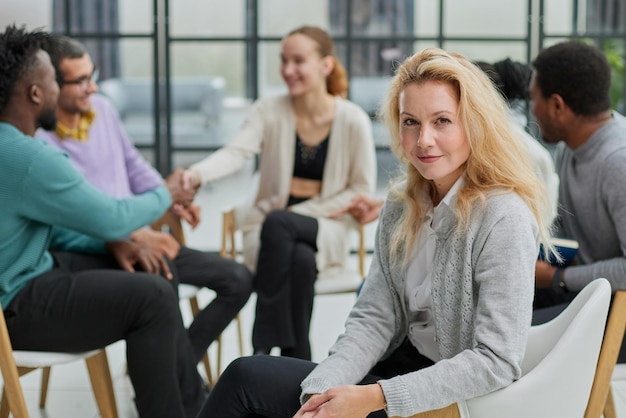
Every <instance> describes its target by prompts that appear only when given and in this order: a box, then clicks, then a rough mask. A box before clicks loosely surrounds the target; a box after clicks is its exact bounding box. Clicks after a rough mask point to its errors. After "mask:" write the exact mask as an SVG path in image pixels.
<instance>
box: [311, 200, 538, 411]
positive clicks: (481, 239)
mask: <svg viewBox="0 0 626 418" xmlns="http://www.w3.org/2000/svg"><path fill="white" fill-rule="evenodd" d="M403 210H404V204H403V203H402V202H390V201H388V202H387V203H385V206H384V207H383V210H382V212H381V216H380V220H379V223H378V230H377V234H376V244H375V252H374V257H373V260H372V265H371V267H370V271H369V273H368V275H367V279H366V280H365V285H364V287H363V289H362V291H361V294H360V295H359V297H358V299H357V301H356V304H355V306H354V308H353V309H352V311H351V312H350V315H349V317H348V319H347V321H346V330H345V332H344V333H343V334H342V335H340V336H339V338H338V339H337V342H336V343H335V344H334V345H333V347H332V348H331V350H330V354H329V357H327V358H326V359H325V360H324V361H322V362H321V363H320V364H319V365H318V366H317V367H316V368H315V369H314V370H313V371H312V372H311V374H309V376H307V378H306V379H305V380H304V381H303V382H302V384H301V386H302V400H304V399H305V398H306V397H307V395H309V394H313V393H321V392H324V391H325V390H327V389H330V388H332V387H336V386H340V385H346V384H356V383H358V382H359V381H361V380H362V379H363V377H364V376H365V375H366V374H367V373H368V372H369V371H370V370H371V368H372V367H373V366H374V365H375V364H376V363H377V362H378V361H379V360H381V359H384V358H386V357H388V356H389V355H390V354H391V353H392V352H393V351H394V350H395V349H397V348H398V347H399V345H400V344H401V343H402V342H403V341H404V339H405V338H406V336H407V332H408V329H409V327H410V326H411V323H410V319H409V315H408V314H407V306H406V298H405V297H404V289H405V286H406V283H405V281H406V266H404V265H402V264H391V263H390V253H389V243H390V234H391V230H392V229H393V228H392V227H393V225H395V224H396V223H397V222H398V219H399V218H400V215H401V213H402V211H403ZM446 216H447V219H446V222H444V224H445V225H446V226H445V227H442V228H439V229H438V230H437V231H436V233H437V248H436V251H435V258H434V262H433V274H432V298H433V316H434V320H435V328H436V341H437V346H438V349H439V354H440V357H441V359H442V360H440V361H438V362H437V363H435V365H433V366H431V367H428V368H425V369H422V370H419V371H416V372H411V373H407V374H404V375H400V376H396V377H393V378H391V379H386V380H381V381H380V383H381V386H382V388H383V392H384V395H385V399H386V401H387V413H388V415H389V416H402V417H405V416H411V415H414V414H416V413H419V412H423V411H427V410H432V409H437V408H442V407H445V406H447V405H450V404H451V403H454V402H457V401H459V400H464V399H469V398H473V397H476V396H480V395H484V394H486V393H489V392H492V391H494V390H496V389H499V388H502V387H504V386H506V385H508V384H510V383H512V382H513V381H514V380H515V379H518V378H519V377H520V376H521V368H520V366H521V362H522V359H523V357H524V352H525V350H526V344H527V340H528V332H529V329H530V320H531V312H532V300H533V292H534V274H535V262H536V260H537V254H538V251H539V248H538V243H537V240H538V228H537V224H536V221H535V218H534V216H533V215H532V212H531V211H530V209H529V208H528V206H527V205H526V204H525V203H524V202H523V201H522V200H521V199H520V198H519V196H517V195H516V194H512V193H503V194H497V195H493V196H491V197H488V198H487V200H486V201H485V206H484V207H481V206H480V204H477V205H476V209H475V210H474V212H473V214H472V216H471V220H470V226H469V229H468V231H467V232H464V233H462V234H457V233H455V232H454V228H455V226H456V217H455V214H454V213H453V212H448V214H447V215H446Z"/></svg>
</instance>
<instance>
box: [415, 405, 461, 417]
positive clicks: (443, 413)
mask: <svg viewBox="0 0 626 418" xmlns="http://www.w3.org/2000/svg"><path fill="white" fill-rule="evenodd" d="M460 417H461V413H460V412H459V407H458V405H457V404H455V403H453V404H452V405H449V406H446V407H445V408H441V409H435V410H432V411H426V412H422V413H419V414H416V415H413V416H412V417H411V418H460Z"/></svg>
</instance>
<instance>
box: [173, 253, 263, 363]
mask: <svg viewBox="0 0 626 418" xmlns="http://www.w3.org/2000/svg"><path fill="white" fill-rule="evenodd" d="M172 265H173V270H174V271H173V272H172V273H173V274H174V276H175V277H178V280H179V281H180V282H181V283H187V284H192V285H194V286H198V287H206V288H208V289H211V290H213V291H215V294H216V296H215V299H213V300H212V301H211V303H209V305H207V306H206V307H205V308H204V309H203V310H202V311H200V312H199V313H198V315H197V316H196V317H195V318H194V320H193V322H192V323H191V325H190V326H189V329H188V334H189V340H190V341H191V346H192V348H193V352H194V359H195V360H196V362H197V361H200V359H201V358H202V356H203V355H204V353H205V352H206V350H207V348H208V347H209V345H210V344H211V343H212V342H213V341H214V340H215V339H217V337H219V335H220V334H221V333H222V331H224V329H225V328H226V327H227V326H228V324H229V323H230V321H232V319H233V318H234V317H235V315H237V313H238V312H239V311H240V310H241V308H242V307H243V306H244V305H245V304H246V302H247V301H248V298H249V297H250V294H251V293H252V273H250V271H249V270H248V269H247V268H246V267H245V266H244V265H243V264H239V263H237V262H235V261H233V260H229V259H227V258H224V257H221V256H220V255H219V254H214V253H207V252H201V251H196V250H192V249H191V248H187V247H181V248H180V252H179V253H178V256H177V257H176V258H175V259H174V260H173V261H172Z"/></svg>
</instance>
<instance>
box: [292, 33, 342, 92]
mask: <svg viewBox="0 0 626 418" xmlns="http://www.w3.org/2000/svg"><path fill="white" fill-rule="evenodd" d="M295 34H301V35H304V36H306V37H308V38H310V39H312V40H313V41H315V43H316V44H317V50H318V51H319V53H320V55H321V56H322V57H328V56H330V57H332V58H333V70H332V71H331V73H330V74H328V76H327V77H326V90H327V91H328V93H330V94H332V95H333V96H341V97H344V98H345V97H346V96H347V93H348V87H349V83H348V74H347V72H346V69H345V68H344V67H343V65H341V63H340V62H339V59H337V56H336V55H335V47H334V44H333V40H332V38H331V37H330V35H329V34H328V33H327V32H326V31H325V30H324V29H322V28H319V27H317V26H301V27H299V28H297V29H294V30H292V31H291V32H289V33H288V34H287V37H289V36H291V35H295Z"/></svg>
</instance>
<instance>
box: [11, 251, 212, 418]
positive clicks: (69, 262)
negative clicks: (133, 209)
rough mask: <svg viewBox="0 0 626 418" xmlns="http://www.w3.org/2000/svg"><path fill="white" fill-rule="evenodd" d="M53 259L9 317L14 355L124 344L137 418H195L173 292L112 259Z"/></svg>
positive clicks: (194, 377) (189, 363)
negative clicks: (52, 262)
mask: <svg viewBox="0 0 626 418" xmlns="http://www.w3.org/2000/svg"><path fill="white" fill-rule="evenodd" d="M54 257H55V260H56V266H55V267H54V268H53V269H52V270H50V271H48V272H46V273H44V274H42V275H40V276H38V277H37V278H35V279H33V280H31V281H30V282H29V283H28V284H27V285H26V287H25V288H24V289H22V290H21V291H20V292H19V293H18V294H17V295H16V296H15V298H14V299H13V300H12V301H11V303H9V305H8V306H7V307H6V309H5V316H6V320H7V327H8V329H9V335H10V336H11V342H12V344H13V347H14V348H15V349H17V350H34V351H38V350H40V351H68V352H79V351H87V350H93V349H97V348H101V347H105V346H106V345H108V344H111V343H114V342H116V341H119V340H122V339H123V340H126V356H127V363H128V374H129V376H130V379H131V381H132V383H133V388H134V390H135V402H136V406H137V410H138V412H139V416H141V417H142V418H145V417H162V418H172V417H186V416H193V414H194V413H195V411H197V410H198V409H199V407H200V404H201V403H202V402H203V400H204V392H203V389H202V379H201V378H200V375H199V374H198V371H197V369H196V362H195V361H194V360H193V355H192V350H191V346H190V344H189V340H188V337H187V334H186V332H185V330H184V327H183V324H182V319H181V317H180V311H179V307H178V300H177V298H176V295H175V293H174V291H173V290H172V289H173V286H172V285H171V284H170V283H168V281H167V280H166V279H164V278H163V277H159V276H155V275H151V274H146V273H140V272H137V273H129V272H125V271H122V270H120V269H119V268H118V267H117V263H116V262H115V260H114V259H113V258H112V257H110V256H96V255H84V254H73V253H55V254H54Z"/></svg>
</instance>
